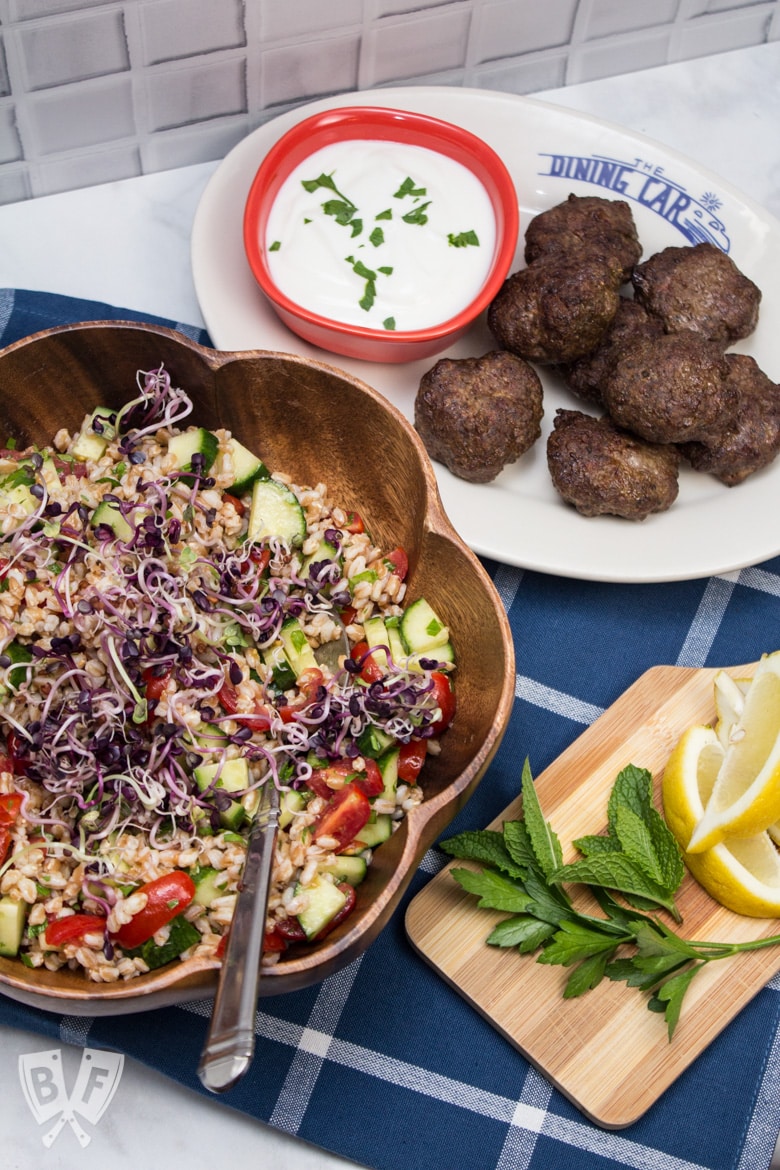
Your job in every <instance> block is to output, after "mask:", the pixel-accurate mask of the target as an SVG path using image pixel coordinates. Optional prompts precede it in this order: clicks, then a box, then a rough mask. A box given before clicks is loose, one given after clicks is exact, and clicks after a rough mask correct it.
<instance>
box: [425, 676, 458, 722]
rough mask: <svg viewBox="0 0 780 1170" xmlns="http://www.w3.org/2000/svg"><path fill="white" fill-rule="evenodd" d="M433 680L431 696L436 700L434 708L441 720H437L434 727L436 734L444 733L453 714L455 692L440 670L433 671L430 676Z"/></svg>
mask: <svg viewBox="0 0 780 1170" xmlns="http://www.w3.org/2000/svg"><path fill="white" fill-rule="evenodd" d="M431 678H432V680H433V695H434V698H435V699H436V706H437V707H438V708H439V710H440V711H441V718H439V719H437V720H436V722H435V723H434V725H433V726H434V727H435V728H436V731H437V732H438V733H440V732H442V731H446V730H447V728H448V727H449V725H450V723H452V717H453V715H454V714H455V692H454V691H453V689H452V686H451V684H450V680H449V678H448V677H447V675H446V674H443V673H442V671H440V670H434V671H433V673H432V674H431Z"/></svg>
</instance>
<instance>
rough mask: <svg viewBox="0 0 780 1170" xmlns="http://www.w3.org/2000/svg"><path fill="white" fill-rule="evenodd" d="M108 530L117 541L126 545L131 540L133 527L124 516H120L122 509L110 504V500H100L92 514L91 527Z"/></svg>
mask: <svg viewBox="0 0 780 1170" xmlns="http://www.w3.org/2000/svg"><path fill="white" fill-rule="evenodd" d="M102 526H104V527H106V528H110V529H111V531H112V532H113V534H114V536H115V537H116V539H117V540H121V541H122V542H123V543H124V544H126V543H127V542H128V541H129V540H132V538H133V526H132V524H131V523H130V521H129V520H128V519H127V517H126V516H123V515H122V509H121V508H120V507H119V505H118V504H114V503H112V501H111V500H101V502H100V503H99V504H98V506H97V508H95V511H94V512H93V513H92V527H93V528H100V527H102Z"/></svg>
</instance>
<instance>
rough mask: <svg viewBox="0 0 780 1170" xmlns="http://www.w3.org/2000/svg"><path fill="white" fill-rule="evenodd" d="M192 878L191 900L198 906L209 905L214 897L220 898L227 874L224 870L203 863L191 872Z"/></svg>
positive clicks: (223, 890) (223, 891)
mask: <svg viewBox="0 0 780 1170" xmlns="http://www.w3.org/2000/svg"><path fill="white" fill-rule="evenodd" d="M192 880H193V881H194V883H195V894H194V896H193V899H192V900H193V902H197V903H198V905H199V906H210V905H211V903H212V902H213V901H214V899H215V898H221V897H222V895H223V894H224V893H225V887H226V885H227V874H226V873H225V871H224V870H221V869H214V867H213V866H211V865H204V866H203V868H202V869H199V870H196V871H195V873H193V874H192Z"/></svg>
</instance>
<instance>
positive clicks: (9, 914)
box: [0, 896, 27, 959]
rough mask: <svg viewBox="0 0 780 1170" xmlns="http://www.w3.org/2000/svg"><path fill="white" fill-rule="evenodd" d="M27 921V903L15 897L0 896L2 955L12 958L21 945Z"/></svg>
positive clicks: (0, 941) (0, 952)
mask: <svg viewBox="0 0 780 1170" xmlns="http://www.w3.org/2000/svg"><path fill="white" fill-rule="evenodd" d="M26 921H27V903H26V902H21V901H19V902H17V900H16V899H15V898H10V897H7V896H6V897H5V898H0V955H6V956H7V957H8V958H9V959H12V958H13V957H14V956H15V955H18V954H19V947H20V945H21V942H22V935H23V934H24V924H25V922H26Z"/></svg>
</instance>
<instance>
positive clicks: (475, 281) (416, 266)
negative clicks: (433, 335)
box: [265, 140, 496, 331]
mask: <svg viewBox="0 0 780 1170" xmlns="http://www.w3.org/2000/svg"><path fill="white" fill-rule="evenodd" d="M321 176H329V177H330V181H332V183H333V184H334V186H335V188H336V190H333V189H331V188H329V187H327V186H316V187H315V189H313V190H307V189H306V187H304V186H303V184H304V183H307V184H309V185H310V186H311V185H312V183H315V184H316V181H317V180H318V179H319V178H320V177H321ZM404 217H407V218H406V219H404ZM339 218H341V219H343V220H345V221H346V222H343V223H342V222H339ZM423 221H424V222H423ZM358 224H359V225H360V230H359V231H358ZM353 233H354V234H353ZM495 237H496V224H495V217H494V214H493V208H492V205H491V202H490V197H489V196H488V193H487V191H486V190H485V188H484V187H483V185H482V183H481V182H480V181H479V180H478V179H477V177H476V176H475V175H474V174H472V172H471V171H469V170H468V169H467V168H466V167H465V166H463V165H462V164H461V163H458V162H455V161H454V160H453V159H451V158H448V157H447V156H446V155H443V154H439V153H438V152H436V151H434V150H428V149H427V148H425V147H422V146H409V145H406V144H405V143H399V142H384V141H375V140H370V141H365V140H352V141H345V142H334V143H332V144H331V145H330V146H325V147H323V148H322V149H321V150H318V151H316V152H315V153H313V154H311V155H310V156H309V157H308V158H307V159H306V160H305V162H303V163H301V164H300V165H299V166H298V167H296V168H295V170H294V171H292V173H291V174H290V175H289V176H288V178H287V179H286V180H285V182H284V183H283V184H282V186H281V188H280V190H279V193H278V194H277V196H276V199H275V201H274V204H273V206H272V208H271V212H270V215H269V217H268V223H267V227H266V237H265V246H266V249H267V259H268V264H269V267H270V270H271V275H272V276H273V278H274V280H275V281H276V283H277V285H278V287H279V288H280V289H281V291H282V292H283V293H284V294H285V295H286V296H287V297H289V298H290V300H292V301H295V302H296V304H299V305H301V306H303V307H304V308H307V309H309V310H310V311H311V312H314V313H318V314H319V315H320V316H323V317H330V318H331V319H334V320H338V321H344V322H346V323H348V324H352V325H362V326H363V327H365V328H369V329H383V328H384V329H395V330H404V331H408V330H415V329H425V328H428V327H430V326H432V325H437V324H439V323H440V322H442V321H446V320H448V319H449V318H450V317H453V316H454V315H455V314H456V313H459V312H460V311H461V309H463V308H465V306H466V305H467V304H468V303H469V302H470V301H471V300H472V299H473V297H474V296H475V295H476V294H477V293H478V292H479V289H480V288H481V286H482V284H483V282H484V280H485V277H486V276H487V274H488V271H489V269H490V265H491V260H492V257H493V250H494V246H495ZM383 270H384V271H383ZM361 301H362V305H361ZM372 301H373V303H370V302H372Z"/></svg>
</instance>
